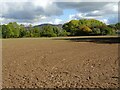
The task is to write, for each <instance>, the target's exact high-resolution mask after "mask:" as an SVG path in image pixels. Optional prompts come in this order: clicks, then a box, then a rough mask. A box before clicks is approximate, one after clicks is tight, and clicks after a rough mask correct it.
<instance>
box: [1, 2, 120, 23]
mask: <svg viewBox="0 0 120 90" xmlns="http://www.w3.org/2000/svg"><path fill="white" fill-rule="evenodd" d="M0 9H1V10H0V22H1V24H7V23H9V22H17V23H19V24H25V25H29V24H32V25H38V24H43V23H50V24H63V23H66V22H69V21H70V20H73V19H75V20H79V19H97V20H100V21H102V22H104V23H106V24H114V23H117V22H118V0H109V2H108V0H91V2H90V1H89V0H0Z"/></svg>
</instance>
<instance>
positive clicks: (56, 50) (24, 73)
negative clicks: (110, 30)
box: [2, 38, 119, 88]
mask: <svg viewBox="0 0 120 90" xmlns="http://www.w3.org/2000/svg"><path fill="white" fill-rule="evenodd" d="M2 56H3V57H2V69H3V74H2V79H3V84H2V87H3V88H57V87H58V88H60V87H62V88H67V87H70V88H100V87H101V88H117V87H119V86H118V44H117V43H97V42H83V41H82V42H79V41H73V40H52V39H44V38H43V39H39V38H36V39H35V38H33V39H31V38H28V39H6V40H3V41H2Z"/></svg>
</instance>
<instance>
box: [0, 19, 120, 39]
mask: <svg viewBox="0 0 120 90" xmlns="http://www.w3.org/2000/svg"><path fill="white" fill-rule="evenodd" d="M119 29H120V23H117V24H112V25H106V24H105V23H103V22H101V21H98V20H95V19H81V20H71V21H69V22H67V23H65V24H63V25H61V26H57V25H51V24H46V25H41V26H39V25H38V26H32V25H29V26H27V27H26V26H24V25H23V24H20V25H19V24H17V23H16V22H10V23H8V24H3V25H0V35H1V37H2V38H22V37H60V36H84V35H114V34H116V32H117V30H119Z"/></svg>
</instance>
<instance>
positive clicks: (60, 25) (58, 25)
mask: <svg viewBox="0 0 120 90" xmlns="http://www.w3.org/2000/svg"><path fill="white" fill-rule="evenodd" d="M48 25H49V26H55V27H58V28H62V26H63V25H62V24H57V25H55V24H47V23H46V24H40V25H36V26H34V27H43V26H48Z"/></svg>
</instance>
